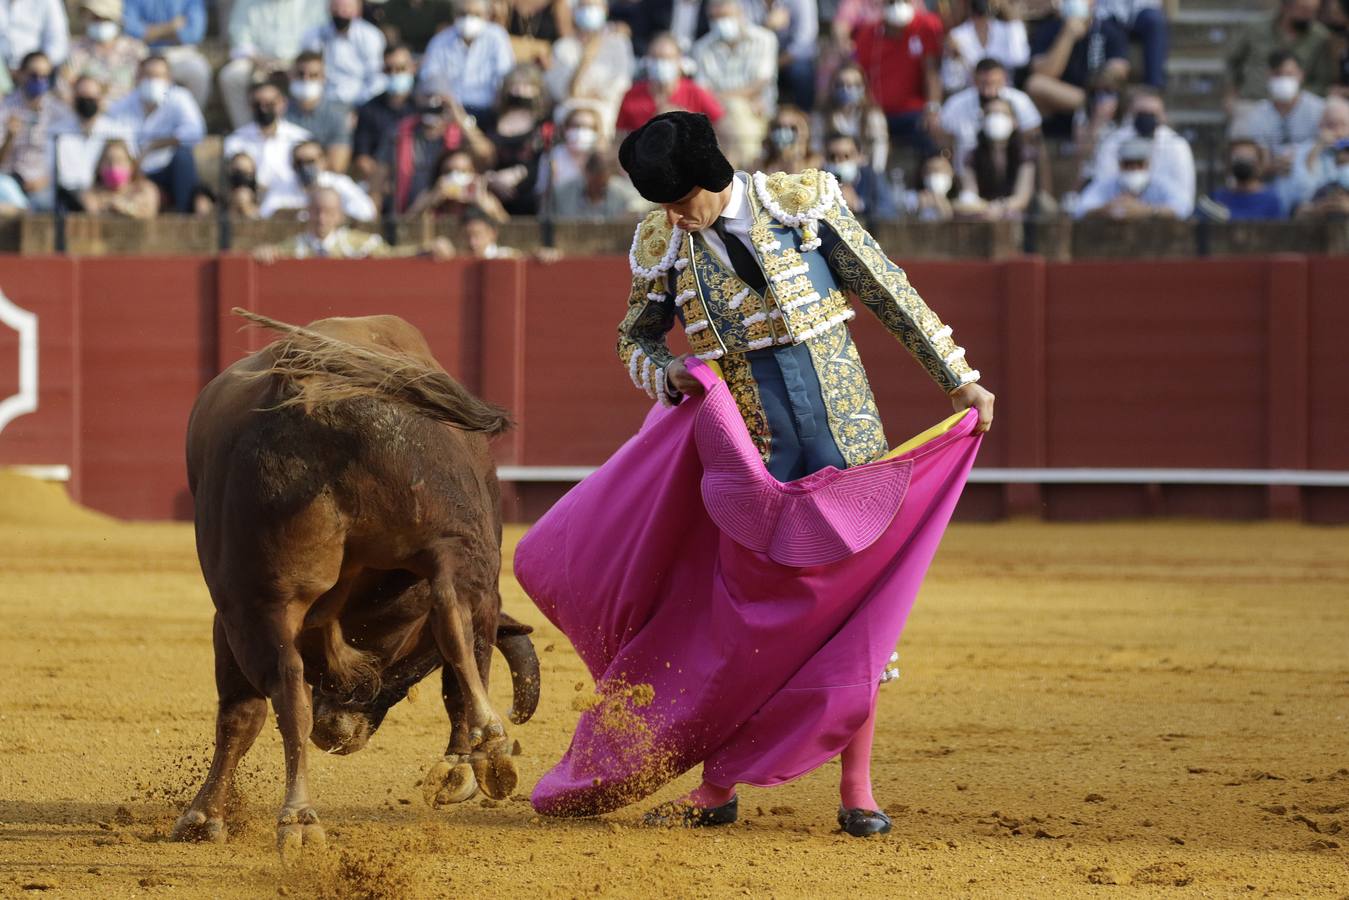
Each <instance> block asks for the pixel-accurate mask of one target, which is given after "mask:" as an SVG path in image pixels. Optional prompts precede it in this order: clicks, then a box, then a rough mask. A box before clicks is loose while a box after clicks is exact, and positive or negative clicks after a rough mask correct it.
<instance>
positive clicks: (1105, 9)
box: [1096, 0, 1171, 91]
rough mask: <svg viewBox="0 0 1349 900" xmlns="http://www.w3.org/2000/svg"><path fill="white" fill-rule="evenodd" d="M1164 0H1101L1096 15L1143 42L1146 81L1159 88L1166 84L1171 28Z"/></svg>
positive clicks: (1144, 79)
mask: <svg viewBox="0 0 1349 900" xmlns="http://www.w3.org/2000/svg"><path fill="white" fill-rule="evenodd" d="M1162 3H1163V0H1098V3H1097V8H1096V15H1097V17H1099V18H1105V19H1109V20H1110V21H1112V22H1114V23H1115V24H1116V25H1118V26H1119V29H1120V31H1122V32H1123V33H1124V34H1125V36H1126V37H1128V38H1131V39H1132V38H1136V39H1137V40H1138V42H1139V43H1140V44H1142V46H1143V83H1144V84H1147V85H1151V86H1152V87H1154V88H1156V89H1157V90H1159V91H1160V90H1161V89H1163V88H1164V87H1166V56H1167V49H1168V47H1169V46H1170V43H1171V29H1170V26H1169V25H1168V24H1167V21H1166V11H1165V10H1164V9H1163V8H1162Z"/></svg>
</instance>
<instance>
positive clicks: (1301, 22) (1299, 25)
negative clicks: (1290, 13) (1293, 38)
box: [1288, 19, 1312, 34]
mask: <svg viewBox="0 0 1349 900" xmlns="http://www.w3.org/2000/svg"><path fill="white" fill-rule="evenodd" d="M1288 24H1289V25H1292V26H1293V30H1294V31H1296V32H1297V33H1298V34H1306V33H1307V31H1308V30H1309V29H1310V28H1311V27H1312V20H1311V19H1294V20H1293V21H1291V22H1289V23H1288Z"/></svg>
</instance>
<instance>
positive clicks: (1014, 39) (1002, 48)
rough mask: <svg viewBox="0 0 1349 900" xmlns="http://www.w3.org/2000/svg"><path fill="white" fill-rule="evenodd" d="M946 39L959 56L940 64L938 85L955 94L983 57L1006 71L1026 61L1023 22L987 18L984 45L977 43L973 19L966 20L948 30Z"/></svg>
mask: <svg viewBox="0 0 1349 900" xmlns="http://www.w3.org/2000/svg"><path fill="white" fill-rule="evenodd" d="M950 39H951V43H952V44H954V45H955V48H956V50H958V51H959V56H958V57H957V56H954V55H949V54H948V55H947V57H946V58H945V59H944V60H943V61H942V85H943V86H944V87H945V88H946V90H947V91H958V90H960V89H961V88H963V87H965V86H966V85H969V84H971V83H972V79H973V78H974V67H975V66H976V65H978V64H979V60H981V59H984V58H986V57H987V58H991V59H996V60H997V61H998V62H1000V63H1002V65H1003V68H1005V69H1006V70H1007V71H1008V72H1013V71H1015V70H1017V69H1019V68H1021V67H1022V66H1024V65H1026V64H1027V63H1029V62H1030V41H1029V39H1027V37H1026V23H1025V22H1022V21H1021V20H1019V19H1017V20H1014V21H1011V22H1004V21H1003V20H1002V19H995V18H992V17H990V18H989V20H988V43H987V44H980V43H979V33H978V32H977V31H975V30H974V22H973V20H969V19H967V20H966V21H964V22H962V23H961V24H959V25H957V26H956V27H955V28H952V29H951V33H950Z"/></svg>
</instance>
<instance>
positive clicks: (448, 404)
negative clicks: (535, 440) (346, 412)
mask: <svg viewBox="0 0 1349 900" xmlns="http://www.w3.org/2000/svg"><path fill="white" fill-rule="evenodd" d="M233 312H234V314H235V315H237V316H242V317H243V318H245V319H248V320H249V321H250V322H253V323H255V324H258V325H262V326H263V327H265V328H270V329H272V330H273V331H279V332H281V333H282V334H283V335H285V340H284V341H282V343H281V344H280V345H279V346H278V347H277V350H276V362H275V363H274V364H273V365H272V367H271V369H270V370H269V371H268V372H267V373H266V374H270V375H280V376H282V377H284V378H288V379H293V380H296V379H303V385H302V387H301V389H300V392H299V393H298V394H297V395H296V396H295V397H292V398H290V399H289V400H286V401H284V403H283V404H282V405H288V404H303V403H312V404H326V403H333V402H337V401H340V400H350V399H355V398H358V397H377V398H380V399H383V400H389V401H392V402H395V403H399V404H402V405H404V406H407V407H409V408H411V409H413V410H415V411H416V412H419V413H421V414H422V415H425V416H428V417H430V418H432V419H435V420H436V421H438V422H444V423H445V424H447V425H452V426H454V427H455V428H461V429H463V430H464V431H473V432H482V433H484V434H488V435H493V436H495V435H498V434H501V433H503V432H505V431H507V430H509V429H510V427H511V425H512V424H513V423H512V422H511V418H510V414H509V413H507V412H506V411H505V410H504V409H502V408H501V407H499V406H494V405H493V404H491V403H487V402H486V401H484V400H479V399H478V398H477V397H475V396H473V394H472V393H470V392H469V391H468V390H467V389H466V388H465V387H464V386H463V385H461V384H460V383H459V382H457V381H455V380H454V379H453V378H451V377H450V376H449V375H447V374H446V373H444V372H442V371H440V370H439V369H435V368H432V367H430V366H427V365H425V364H423V363H421V362H418V361H416V360H414V359H411V358H409V357H404V356H394V355H392V354H388V353H381V352H379V351H377V350H371V349H368V348H366V347H358V346H356V345H355V344H351V343H348V342H346V341H343V340H339V339H337V338H333V337H329V336H327V335H324V334H319V333H318V332H316V331H312V330H310V329H308V328H302V327H301V326H299V325H290V324H287V323H285V322H278V321H277V320H276V319H271V318H268V317H267V316H263V315H259V314H258V313H255V312H250V311H249V310H246V309H240V308H238V307H235V308H234V310H233ZM313 376H326V377H319V378H314V377H313Z"/></svg>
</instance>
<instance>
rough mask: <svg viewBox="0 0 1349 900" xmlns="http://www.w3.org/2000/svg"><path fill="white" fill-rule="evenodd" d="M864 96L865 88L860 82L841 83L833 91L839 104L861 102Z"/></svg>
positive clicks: (846, 104)
mask: <svg viewBox="0 0 1349 900" xmlns="http://www.w3.org/2000/svg"><path fill="white" fill-rule="evenodd" d="M865 96H866V88H864V87H862V86H861V85H860V84H841V85H839V88H838V90H837V91H836V92H835V93H834V98H835V99H836V100H837V101H838V105H839V106H852V105H854V104H856V103H861V102H862V98H863V97H865Z"/></svg>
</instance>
